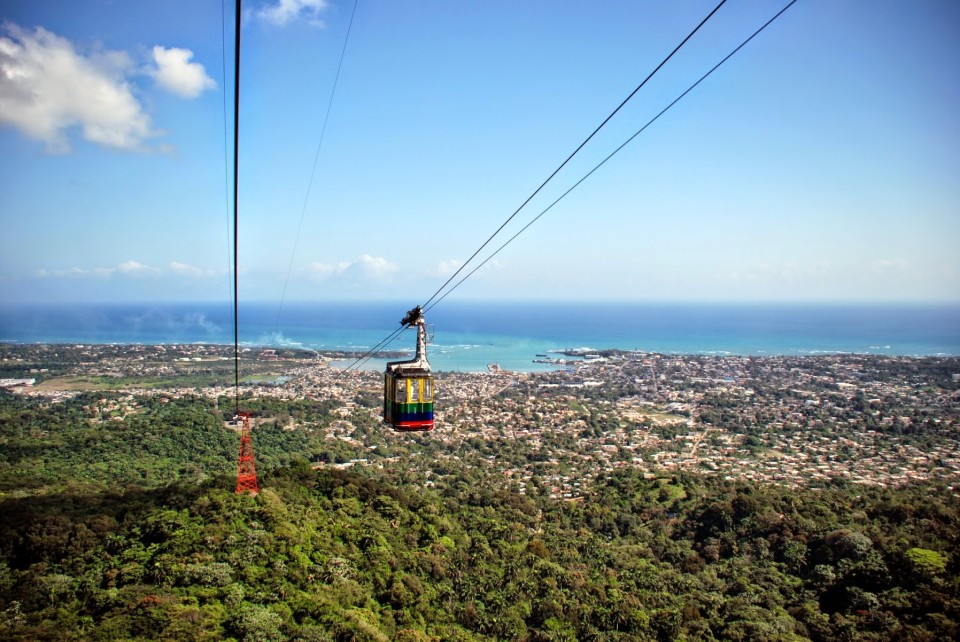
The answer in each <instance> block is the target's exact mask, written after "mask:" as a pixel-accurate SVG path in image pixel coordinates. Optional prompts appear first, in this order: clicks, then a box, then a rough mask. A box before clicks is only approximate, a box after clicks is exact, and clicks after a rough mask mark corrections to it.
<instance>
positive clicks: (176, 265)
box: [168, 261, 218, 276]
mask: <svg viewBox="0 0 960 642" xmlns="http://www.w3.org/2000/svg"><path fill="white" fill-rule="evenodd" d="M168 267H169V268H170V271H171V272H173V273H174V274H179V275H181V276H216V275H217V274H218V272H217V271H216V270H205V269H203V268H201V267H197V266H196V265H190V264H189V263H181V262H180V261H170V265H169V266H168Z"/></svg>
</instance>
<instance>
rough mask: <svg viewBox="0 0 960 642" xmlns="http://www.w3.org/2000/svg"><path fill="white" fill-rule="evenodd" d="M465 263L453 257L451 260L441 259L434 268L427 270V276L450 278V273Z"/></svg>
mask: <svg viewBox="0 0 960 642" xmlns="http://www.w3.org/2000/svg"><path fill="white" fill-rule="evenodd" d="M461 265H463V263H462V262H460V261H458V260H456V259H451V260H449V261H440V262H439V263H437V264H436V265H435V266H433V267H432V268H429V269H428V270H427V276H430V277H434V278H438V279H449V278H450V275H451V274H453V273H454V272H456V271H457V268H459V267H460V266H461Z"/></svg>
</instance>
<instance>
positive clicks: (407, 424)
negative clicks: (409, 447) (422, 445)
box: [392, 419, 433, 431]
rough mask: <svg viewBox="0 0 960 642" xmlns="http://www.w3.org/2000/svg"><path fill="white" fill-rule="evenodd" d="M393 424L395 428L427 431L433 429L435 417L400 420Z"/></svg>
mask: <svg viewBox="0 0 960 642" xmlns="http://www.w3.org/2000/svg"><path fill="white" fill-rule="evenodd" d="M392 425H393V428H394V430H409V431H413V430H420V431H427V430H433V419H429V420H426V421H398V422H396V423H394V424H392Z"/></svg>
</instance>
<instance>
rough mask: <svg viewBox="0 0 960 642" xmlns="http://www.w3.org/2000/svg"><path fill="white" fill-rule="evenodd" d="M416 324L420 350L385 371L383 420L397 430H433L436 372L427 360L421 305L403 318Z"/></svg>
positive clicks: (391, 364) (388, 365)
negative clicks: (434, 374) (432, 371)
mask: <svg viewBox="0 0 960 642" xmlns="http://www.w3.org/2000/svg"><path fill="white" fill-rule="evenodd" d="M400 323H402V324H403V325H405V326H407V327H411V328H412V327H416V328H417V353H416V355H415V356H414V358H413V359H410V360H408V361H391V362H388V363H387V369H386V372H385V373H384V375H383V421H384V423H386V424H389V425H390V426H391V427H392V428H393V429H394V430H400V431H426V430H433V375H432V374H430V364H429V363H428V362H427V331H426V327H425V323H424V320H423V311H422V310H421V309H420V306H417V307H416V308H414V309H413V310H410V311H409V312H408V313H407V315H406V316H405V317H404V318H403V320H402V321H401V322H400Z"/></svg>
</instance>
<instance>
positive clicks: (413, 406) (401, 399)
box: [344, 0, 796, 431]
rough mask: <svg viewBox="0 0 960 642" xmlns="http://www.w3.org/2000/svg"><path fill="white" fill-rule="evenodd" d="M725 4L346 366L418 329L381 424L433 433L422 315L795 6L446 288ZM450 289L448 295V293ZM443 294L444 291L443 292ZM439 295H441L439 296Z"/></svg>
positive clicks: (390, 373) (388, 380) (389, 379)
mask: <svg viewBox="0 0 960 642" xmlns="http://www.w3.org/2000/svg"><path fill="white" fill-rule="evenodd" d="M725 2H726V0H721V1H720V3H719V4H718V5H717V6H716V7H714V9H713V10H712V11H711V12H710V13H709V14H708V15H707V16H706V17H705V18H704V19H703V20H702V21H701V22H700V23H699V24H698V25H697V26H696V28H694V29H693V31H691V32H690V34H689V35H687V37H686V38H684V39H683V40H682V41H681V42H680V44H679V45H677V46H676V48H674V50H673V51H672V52H670V54H669V55H668V56H667V57H666V58H664V59H663V61H662V62H661V63H660V64H659V65H657V67H656V68H655V69H654V70H653V71H652V72H650V74H649V75H648V76H647V77H646V78H645V79H644V80H643V82H641V83H640V84H639V85H638V86H637V87H636V88H635V89H634V90H633V91H632V92H631V93H630V94H629V95H628V96H627V97H626V98H625V99H624V100H623V102H621V103H620V105H618V106H617V108H616V109H614V110H613V112H611V114H610V115H609V116H607V117H606V119H604V120H603V122H601V123H600V125H599V126H597V128H596V129H595V130H594V131H593V132H592V133H591V134H590V135H589V136H588V137H587V138H586V139H585V140H584V141H583V142H582V143H580V145H579V146H578V147H577V148H576V149H575V150H574V151H573V152H572V153H571V154H570V155H569V156H568V157H567V158H566V160H564V161H563V163H561V164H560V165H559V166H558V167H557V169H555V170H554V171H553V173H551V174H550V176H548V177H547V179H546V180H545V181H544V182H543V183H542V184H541V185H540V186H539V187H538V188H537V189H536V190H534V192H533V193H532V194H531V195H530V196H529V197H528V198H527V199H526V200H525V201H524V202H523V203H522V204H521V205H520V207H518V208H517V209H516V210H515V211H514V212H513V214H511V215H510V216H509V217H508V218H507V219H506V220H505V221H504V222H503V223H502V224H501V225H500V227H498V228H497V230H496V231H495V232H494V233H493V234H491V235H490V237H489V238H488V239H487V240H486V241H484V242H483V244H482V245H481V246H480V247H479V248H478V249H477V250H476V251H475V252H474V253H473V254H472V255H471V256H470V258H468V259H467V260H466V261H464V262H463V263H462V264H461V266H460V267H459V269H457V270H456V272H454V273H453V274H452V275H451V276H450V278H448V279H447V281H446V282H444V284H443V285H441V286H440V288H438V289H437V291H436V292H434V293H433V295H432V296H431V297H430V298H429V299H428V300H427V301H426V302H425V303H424V304H423V305H419V306H417V307H416V308H414V309H413V310H411V311H410V312H408V313H407V315H406V316H405V317H404V318H403V319H402V320H401V321H400V326H401V327H400V328H399V329H397V330H395V331H394V332H392V333H390V334H389V335H387V337H385V338H384V339H383V340H381V341H380V342H379V343H378V344H377V345H375V346H374V347H373V348H371V349H370V350H369V351H367V352H366V353H365V354H363V355H362V356H360V357H359V358H358V359H357V360H355V361H354V362H353V363H351V364H350V365H348V366H347V367H346V368H345V369H344V372H347V371H349V370H350V369H352V368H354V367H356V366H357V365H358V364H362V363H364V362H366V361H367V360H368V359H370V358H371V357H372V356H373V355H375V354H377V353H378V351H379V350H381V349H382V348H385V347H386V346H387V345H388V344H389V343H391V342H392V341H394V340H395V339H396V338H397V337H398V336H399V335H400V333H402V332H403V330H405V329H407V328H416V329H417V348H416V354H415V356H414V358H413V359H411V360H408V361H394V362H389V363H387V366H386V371H385V372H384V388H383V390H384V392H383V395H384V399H383V421H384V423H386V424H387V425H389V426H391V427H392V428H393V429H394V430H398V431H411V430H432V429H433V428H434V421H433V400H434V393H435V389H434V385H433V383H434V381H433V377H432V375H431V374H430V365H429V363H428V362H427V354H426V339H425V330H424V319H423V315H424V313H425V312H429V311H430V310H431V309H432V308H433V307H435V306H436V305H437V304H438V303H440V301H442V300H443V299H445V298H446V297H447V296H448V295H449V294H450V293H451V292H453V291H454V290H456V289H457V288H458V287H460V285H462V284H463V282H464V281H466V280H467V279H469V278H470V277H471V276H473V274H475V273H476V272H477V270H479V269H480V268H482V267H483V266H484V265H486V264H487V262H489V261H490V260H491V259H492V258H493V257H494V256H496V255H497V254H499V253H500V251H501V250H503V249H504V248H505V247H506V246H507V245H509V244H510V243H512V242H513V241H514V239H516V238H517V237H518V236H519V235H520V234H522V233H523V232H525V231H526V230H527V229H528V228H529V227H530V226H531V225H533V224H534V223H535V222H536V221H537V220H539V219H540V217H542V216H543V215H544V214H546V213H547V212H548V211H549V210H550V209H552V208H553V207H554V206H555V205H556V204H557V203H559V202H560V201H561V200H562V199H563V198H565V197H566V196H567V195H568V194H569V193H570V192H572V191H573V190H574V189H576V188H577V187H578V186H579V185H580V184H581V183H583V182H584V181H585V180H586V179H587V178H589V177H590V176H591V175H592V174H593V173H594V172H596V171H597V170H598V169H600V167H602V166H603V165H604V164H606V162H607V161H609V160H610V159H611V158H613V157H614V156H615V155H616V154H617V153H619V152H620V151H621V150H622V149H623V148H624V147H626V146H627V145H628V144H629V143H630V142H632V141H633V140H634V139H635V138H636V137H637V136H639V135H640V134H641V133H642V132H643V131H644V130H646V129H647V127H649V126H650V125H652V124H653V123H654V122H655V121H656V120H658V119H659V118H660V116H662V115H663V114H665V113H666V112H667V111H668V110H670V109H671V108H672V107H673V106H674V105H676V104H677V103H678V102H679V101H680V100H682V99H683V98H684V97H685V96H686V95H687V94H689V93H690V92H691V91H693V89H694V88H696V87H697V86H698V85H699V84H700V83H701V82H703V81H704V80H705V79H706V78H707V77H708V76H710V75H711V74H713V72H714V71H716V70H717V69H718V68H719V67H720V66H721V65H723V64H724V63H725V62H727V60H729V59H730V58H731V57H733V56H734V55H735V54H736V53H737V52H739V51H740V50H741V49H742V48H743V47H744V46H746V44H747V43H749V42H750V41H751V40H753V39H754V38H755V37H756V36H757V35H758V34H760V32H762V31H763V30H764V29H766V28H767V27H768V26H769V25H770V24H772V23H773V22H774V21H775V20H776V19H777V18H779V17H780V16H781V15H783V13H784V12H786V11H787V9H789V8H790V7H791V6H793V4H794V3H795V2H796V0H790V2H788V3H787V4H786V5H785V6H784V7H783V8H782V9H780V11H779V12H777V13H776V14H775V15H774V16H773V17H772V18H770V19H769V20H768V21H767V22H766V23H764V24H763V25H762V26H761V27H760V28H759V29H757V30H756V31H754V32H753V33H752V34H751V35H750V36H749V37H748V38H747V39H745V40H744V41H743V42H742V43H741V44H740V45H739V46H737V47H736V48H735V49H734V50H733V51H731V52H730V53H729V54H727V55H726V56H725V57H724V58H722V59H721V60H720V61H719V62H718V63H717V64H716V65H714V66H713V67H712V68H711V69H710V70H709V71H707V72H706V73H705V74H703V75H702V76H701V77H700V78H699V79H698V80H697V81H696V82H695V83H693V84H692V85H691V86H690V87H688V88H687V89H686V90H685V91H684V92H683V93H682V94H680V95H679V96H678V97H677V98H676V99H674V100H673V101H672V102H671V103H669V104H668V105H667V106H666V107H665V108H663V109H662V110H661V111H660V112H659V113H658V114H657V115H656V116H654V117H653V118H652V119H650V120H649V121H648V122H647V123H646V124H645V125H643V127H641V128H640V129H639V130H637V131H636V132H635V133H634V134H633V135H632V136H630V138H628V139H627V140H626V141H625V142H624V143H623V144H621V145H620V146H619V147H617V148H616V149H615V150H614V151H613V152H611V153H610V154H609V155H607V156H606V157H605V158H604V159H603V160H602V161H600V163H598V164H597V165H595V166H594V167H593V169H591V170H590V171H589V172H588V173H587V174H586V175H584V176H583V177H582V178H581V179H580V180H578V181H577V182H576V183H574V184H573V186H572V187H570V188H569V189H568V190H567V191H565V192H564V193H563V194H561V195H560V197H559V198H557V199H556V200H555V201H553V202H552V203H551V204H550V205H549V206H547V207H546V208H545V209H544V210H543V211H541V212H540V213H539V214H538V215H537V216H536V217H534V218H533V219H532V220H530V221H529V222H528V223H527V224H526V225H525V226H524V227H523V228H521V229H520V230H519V231H518V232H517V233H516V234H514V235H513V236H512V237H510V238H509V239H508V240H507V241H506V242H505V243H503V244H502V245H501V246H500V247H499V248H497V249H496V250H495V251H494V252H492V253H491V254H490V255H489V256H487V258H485V259H484V260H483V261H482V262H480V263H479V264H478V265H477V266H476V267H474V268H473V269H472V270H471V271H470V272H469V273H467V274H466V276H464V277H463V278H461V279H460V280H459V281H458V282H457V283H455V284H454V285H453V286H450V283H451V282H453V280H454V279H455V278H456V277H457V275H459V274H460V273H461V272H462V271H463V270H464V269H465V268H466V267H467V265H468V264H470V263H471V262H472V261H473V260H474V259H475V258H476V257H477V256H478V255H479V254H480V252H481V251H483V249H484V248H485V247H486V246H487V245H489V244H490V242H491V241H492V240H493V239H494V237H496V236H497V235H498V234H499V233H500V232H501V231H502V230H503V229H504V228H505V227H506V226H507V224H509V223H510V221H512V220H513V219H514V217H516V215H517V214H518V213H519V212H520V211H521V210H522V209H523V208H524V207H526V206H527V204H528V203H530V201H531V200H532V199H533V198H534V197H535V196H536V195H537V194H538V193H539V192H540V191H541V190H542V189H543V188H544V187H545V186H546V185H547V183H549V182H550V181H551V180H552V179H553V178H554V177H555V176H556V175H557V173H559V172H560V170H561V169H563V167H564V166H565V165H566V164H567V163H568V162H569V161H570V160H571V159H572V158H573V157H574V156H575V155H576V154H577V153H578V152H579V151H580V150H581V149H583V147H584V146H585V145H586V144H587V143H588V142H589V141H590V140H591V139H592V138H593V137H594V135H596V133H597V132H599V131H600V129H601V128H603V127H604V125H606V124H607V122H608V121H609V120H610V119H611V118H613V116H614V115H615V114H616V113H617V112H618V111H620V109H621V108H622V107H623V106H624V105H625V104H626V103H627V102H628V101H629V100H630V99H631V98H633V96H634V95H635V94H636V93H637V92H638V91H639V90H640V89H641V88H642V87H643V86H644V85H645V84H646V83H647V81H649V80H650V79H651V78H652V77H653V76H654V74H656V73H657V72H658V71H659V70H660V68H661V67H663V66H664V65H665V64H666V63H667V61H669V60H670V58H672V57H673V55H674V54H676V53H677V51H679V50H680V48H681V47H683V46H684V45H685V44H686V43H687V41H688V40H690V38H692V37H693V35H694V34H695V33H697V31H699V30H700V28H701V27H702V26H703V25H704V24H706V22H707V21H708V20H709V19H710V18H711V17H712V16H713V15H714V14H715V13H716V12H717V11H718V10H719V9H720V7H722V6H723V5H724V3H725ZM448 286H450V287H449V289H447V288H448ZM444 290H446V291H445V292H444ZM441 293H442V295H441Z"/></svg>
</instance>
